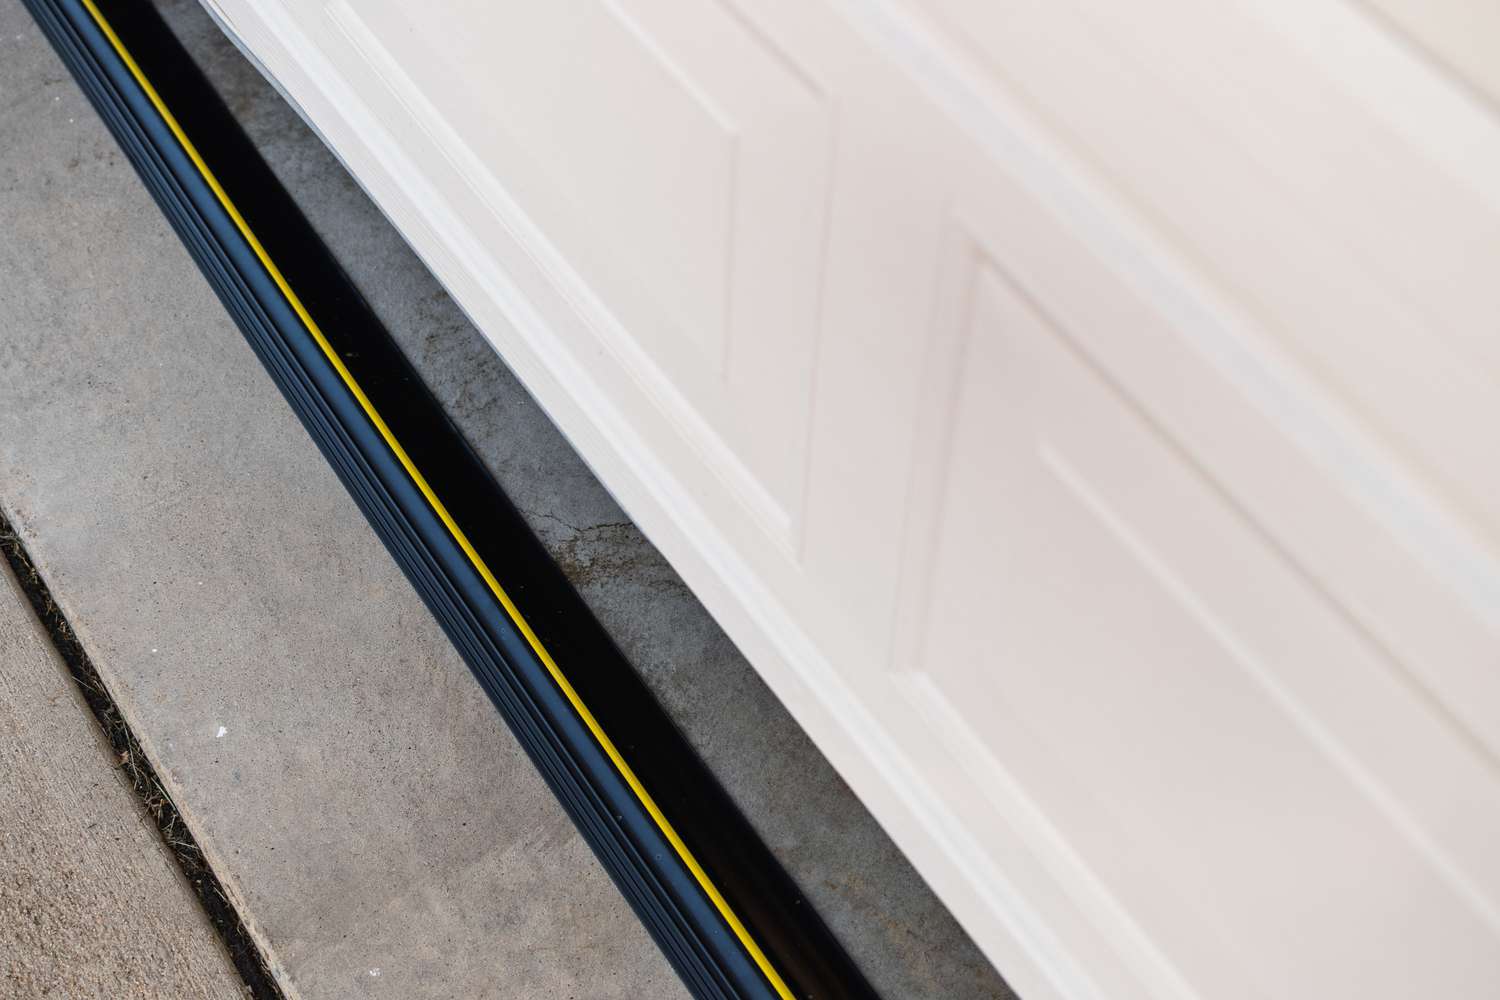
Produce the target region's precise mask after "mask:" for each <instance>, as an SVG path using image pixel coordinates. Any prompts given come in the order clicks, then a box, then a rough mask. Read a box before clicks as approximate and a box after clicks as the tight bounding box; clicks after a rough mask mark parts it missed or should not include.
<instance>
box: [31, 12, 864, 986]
mask: <svg viewBox="0 0 1500 1000" xmlns="http://www.w3.org/2000/svg"><path fill="white" fill-rule="evenodd" d="M26 3H27V6H28V7H29V8H30V9H31V11H32V14H33V15H34V16H35V17H36V19H37V21H38V22H39V23H40V24H41V26H42V28H43V29H44V30H45V32H46V34H47V36H48V37H49V38H50V39H51V41H52V44H53V45H54V46H55V47H56V49H57V51H58V52H59V53H60V54H61V56H62V58H63V61H64V62H65V63H67V65H68V68H69V69H70V70H71V71H72V73H73V75H74V76H75V77H76V78H77V80H78V82H79V84H80V85H81V86H82V87H83V89H84V91H85V92H86V93H87V94H88V96H89V99H90V100H91V101H92V102H93V104H94V106H95V108H96V109H97V110H98V112H99V114H100V115H101V116H102V117H103V119H104V121H105V122H106V123H107V124H108V126H109V128H110V130H111V131H112V132H113V133H114V135H115V138H116V139H117V140H118V141H119V143H120V146H121V147H122V148H123V149H124V151H125V153H126V154H127V155H128V156H129V158H130V160H131V162H132V163H134V164H135V167H136V170H137V171H138V172H139V173H140V176H141V178H142V180H144V181H145V183H146V186H147V187H148V188H150V190H151V193H152V194H153V195H154V196H155V198H156V200H157V202H158V204H159V205H160V206H161V208H162V210H163V212H165V213H166V215H167V217H168V219H170V220H171V223H172V225H173V227H174V228H175V229H176V230H177V233H178V235H179V236H180V237H181V238H182V241H183V243H185V244H186V245H187V247H188V249H189V250H190V251H191V253H192V255H193V257H194V258H195V259H196V261H197V263H198V266H199V267H200V268H201V269H202V271H203V273H204V275H206V276H207V278H208V280H209V282H210V283H211V284H212V285H213V287H214V289H215V291H217V292H218V295H219V298H220V299H221V300H222V301H223V303H224V305H225V307H226V308H227V309H228V310H229V311H230V313H231V314H232V315H233V316H234V319H235V321H236V322H237V323H238V325H239V327H240V330H241V331H243V333H244V334H245V337H246V338H247V339H248V340H249V342H250V344H251V346H252V347H253V348H254V349H255V352H256V353H257V354H258V355H259V356H260V359H261V361H262V362H263V363H264V364H265V367H266V370H267V371H269V372H270V374H271V376H272V377H273V378H274V379H275V381H276V383H277V384H278V385H279V386H280V387H281V391H282V392H283V393H284V394H285V396H286V398H287V400H288V402H290V403H291V404H292V408H293V409H294V410H296V412H297V415H298V416H299V417H300V418H301V420H302V422H303V424H304V426H306V428H307V430H308V432H309V433H310V434H311V435H312V436H313V438H314V439H315V440H316V441H317V443H318V446H319V447H320V448H321V449H322V451H323V454H324V455H325V456H326V457H327V459H328V461H329V462H330V463H331V464H332V466H333V467H334V469H335V470H336V471H337V472H338V475H339V477H340V478H341V479H342V480H343V482H344V485H345V486H346V487H347V488H348V490H349V492H350V493H351V494H352V495H353V497H354V499H355V500H356V501H357V502H358V504H359V506H360V508H361V509H362V510H363V511H364V514H365V516H366V517H367V518H368V519H369V521H370V524H371V525H372V526H373V527H374V528H375V530H376V532H377V533H378V534H379V535H380V537H381V539H382V540H383V541H384V542H385V544H386V546H387V548H388V549H389V550H390V552H391V554H392V555H393V556H394V557H395V559H396V561H397V562H398V563H399V564H400V566H401V568H402V570H403V571H404V572H405V573H406V576H407V578H408V579H409V580H410V581H411V583H412V585H413V586H414V587H416V589H417V590H418V591H419V592H420V593H421V595H422V598H423V599H424V600H425V601H426V603H427V606H428V607H429V608H431V609H432V612H433V614H434V615H436V616H437V618H438V620H439V621H440V622H441V623H442V625H443V628H444V629H445V630H446V632H447V634H448V636H449V638H451V639H452V641H453V643H454V645H455V646H457V648H458V649H459V650H460V652H461V653H462V654H463V657H464V659H465V660H466V661H467V662H468V664H469V666H470V667H471V668H472V669H473V671H474V673H475V675H476V676H477V677H478V678H479V680H480V682H481V683H482V684H483V686H484V688H485V690H486V691H487V692H488V693H489V695H490V697H491V699H493V701H494V703H495V706H496V707H497V708H498V709H499V710H500V713H501V715H503V716H504V717H505V720H506V722H507V723H509V725H510V728H511V730H512V731H513V732H514V733H515V735H516V737H517V738H518V739H519V740H520V741H521V744H522V745H523V746H524V747H525V748H526V751H527V753H529V754H530V756H531V759H532V761H533V762H534V763H535V764H536V766H537V768H538V770H540V771H541V773H542V775H543V776H544V777H545V778H546V780H547V782H548V784H549V785H550V786H551V787H552V790H553V791H554V792H555V793H556V794H557V797H558V799H559V800H560V801H561V802H562V804H563V806H564V808H565V809H566V810H567V811H568V814H569V815H570V816H571V817H572V818H573V822H574V823H576V824H577V826H578V829H579V831H580V832H582V834H583V836H584V837H585V839H587V841H588V842H589V844H590V845H591V846H592V847H593V849H594V852H595V853H596V854H597V855H598V857H599V860H600V861H601V862H602V863H603V865H604V867H605V869H606V870H607V871H608V872H609V874H610V875H611V877H613V879H614V880H615V883H616V884H617V885H618V886H619V888H620V891H621V892H622V893H624V895H625V897H626V899H628V900H629V901H630V904H631V905H632V906H633V907H634V909H635V911H636V913H637V914H638V915H639V916H640V918H641V920H642V922H643V923H644V924H645V925H646V927H647V929H648V930H649V931H650V932H651V934H652V936H653V937H654V938H655V940H656V942H657V944H658V945H659V946H660V947H661V949H662V951H663V952H665V954H666V956H667V958H668V959H669V960H670V961H671V963H672V965H673V966H674V967H675V968H676V970H677V972H678V973H679V974H680V975H681V977H682V979H683V981H684V982H685V983H686V984H687V986H688V988H689V989H690V990H691V992H692V993H693V994H694V995H695V996H697V997H703V998H710V997H711V998H728V997H744V998H750V997H764V998H772V997H775V998H781V1000H788V998H794V997H818V998H834V997H873V996H874V992H873V991H872V990H871V988H870V986H869V985H868V984H867V983H866V982H865V980H864V978H863V977H862V976H861V975H860V973H859V971H858V970H857V969H856V967H855V966H854V964H853V963H852V962H851V961H850V959H849V958H848V956H847V955H846V954H845V952H844V951H843V949H842V948H841V947H840V945H839V944H838V943H837V941H836V940H835V939H834V938H833V936H832V935H831V934H830V933H829V931H828V930H827V928H826V927H825V926H824V924H823V923H822V921H821V920H820V919H819V918H818V916H817V914H816V913H815V912H814V911H813V909H812V907H811V906H810V905H809V904H808V903H807V901H806V900H805V899H804V898H803V897H802V895H801V893H800V892H799V891H798V889H797V887H796V886H795V885H794V884H793V883H792V881H791V879H790V878H788V876H787V875H786V873H785V872H784V871H783V870H782V869H781V867H780V865H779V864H778V863H777V862H776V860H775V859H774V858H773V857H772V855H771V854H770V852H769V851H768V850H767V849H766V847H765V845H764V844H763V843H762V842H761V841H760V839H759V838H758V837H757V836H756V834H755V833H754V831H753V830H752V829H751V827H750V825H749V824H748V823H747V822H746V821H745V819H744V817H743V816H742V815H741V814H740V813H739V812H738V811H737V809H736V808H735V807H734V805H733V804H732V803H731V802H730V800H729V799H728V797H727V796H726V795H725V793H724V791H723V790H722V789H721V788H720V787H719V785H718V783H717V782H716V781H715V780H714V778H713V775H712V774H710V773H709V771H708V770H707V768H705V767H704V765H703V764H702V763H701V762H700V761H699V760H698V758H697V757H696V755H695V754H694V753H693V752H692V750H691V749H690V748H689V746H688V745H687V743H686V741H685V740H684V739H683V738H682V736H681V734H680V733H679V732H678V731H677V729H676V728H675V727H674V725H673V724H672V722H671V720H670V719H669V718H668V717H667V716H666V715H665V713H663V711H662V710H661V708H660V706H658V705H657V704H656V702H655V700H654V699H653V698H652V696H651V694H650V692H649V691H648V690H647V689H646V687H645V686H644V685H643V683H642V682H641V681H640V679H639V677H638V676H637V675H636V674H635V672H634V670H633V669H632V668H631V666H630V665H629V663H628V662H627V661H626V660H625V658H624V657H623V656H622V655H621V653H620V652H619V651H618V650H617V649H616V648H615V646H614V644H613V642H612V641H611V640H610V638H609V636H608V635H607V634H606V633H605V632H604V630H603V629H602V628H601V627H600V625H599V624H598V623H597V622H596V621H595V620H594V618H593V617H592V615H591V614H590V613H589V611H588V609H587V608H586V607H585V606H584V604H583V602H582V600H581V599H580V598H579V597H578V595H577V593H576V592H575V591H574V590H573V589H572V587H571V586H570V585H569V584H568V582H567V580H566V579H565V578H564V577H563V575H562V573H561V571H560V570H559V569H558V568H557V567H556V566H555V565H554V564H553V563H552V562H551V560H550V559H549V557H548V555H547V553H546V551H545V550H544V549H543V548H542V546H541V544H540V543H539V542H538V541H537V540H536V538H535V537H534V536H533V535H532V534H531V532H530V531H529V529H528V528H527V527H526V525H525V523H524V522H523V521H522V520H521V518H520V516H519V515H518V514H517V513H516V511H515V509H514V507H513V506H512V505H511V504H510V502H509V501H508V500H507V499H506V498H505V496H504V494H503V493H501V491H500V489H499V487H498V486H496V484H495V483H494V481H493V480H492V479H491V478H490V476H489V474H488V473H487V471H486V470H485V469H484V467H483V465H482V464H481V463H480V462H479V461H478V459H477V458H476V457H475V456H474V454H473V453H472V452H471V451H470V450H469V448H468V446H467V444H466V443H465V442H464V440H463V439H462V438H461V437H460V436H459V434H458V432H457V430H456V429H455V428H454V427H453V426H452V424H451V423H450V422H449V421H448V419H447V417H446V416H445V415H444V413H443V412H442V410H441V409H440V408H439V406H438V405H437V403H436V401H435V400H434V399H433V397H432V396H431V395H430V393H429V392H428V391H427V389H426V387H425V386H423V384H422V383H421V381H420V380H419V379H418V378H417V376H416V374H415V373H414V372H413V370H412V369H411V367H410V365H409V364H408V363H407V362H406V359H405V358H404V357H403V356H402V354H401V353H400V351H399V350H398V349H397V348H396V346H395V344H394V343H393V342H392V340H391V339H390V337H389V335H388V334H387V333H386V332H385V330H384V329H383V328H382V327H381V325H380V323H379V321H378V320H377V319H376V318H375V316H374V314H373V313H372V312H371V311H370V309H369V307H368V306H367V305H366V304H365V302H364V301H363V299H362V298H361V297H360V295H359V294H358V293H357V292H356V291H355V289H354V287H353V286H352V284H351V283H350V282H349V280H348V278H347V277H346V276H345V275H344V274H343V272H342V271H341V269H340V268H339V266H338V264H337V263H336V262H335V261H334V259H333V258H332V256H331V255H330V254H329V253H328V251H327V249H326V248H325V247H324V246H323V245H322V244H321V242H320V241H319V240H318V238H317V236H316V235H315V234H314V233H313V231H312V229H311V227H310V226H309V225H308V223H307V221H306V220H305V219H304V218H303V216H302V214H301V213H300V212H299V211H298V210H297V207H296V205H295V204H294V203H293V202H292V200H291V198H290V196H288V195H287V193H286V192H285V191H284V190H283V189H282V188H281V186H280V185H279V184H278V183H277V181H276V180H275V178H274V177H273V176H272V174H271V172H270V170H269V169H268V168H267V167H266V165H265V163H264V161H262V160H261V158H260V156H259V155H258V154H257V152H256V150H255V148H254V147H253V146H252V145H251V143H250V142H249V140H248V139H247V138H246V137H245V135H244V134H243V133H242V132H241V131H240V130H239V128H238V126H237V125H236V123H235V122H234V119H233V117H232V116H231V115H230V113H229V111H228V110H227V109H226V108H225V107H224V105H223V103H222V101H221V100H220V99H219V98H218V96H217V95H216V94H215V93H214V92H213V90H212V89H211V88H210V87H209V85H208V83H207V81H206V80H205V79H204V78H203V76H202V75H201V74H200V73H199V72H198V70H197V69H196V67H194V66H193V64H192V62H191V60H190V59H189V58H188V55H187V53H186V52H185V51H183V49H182V47H181V45H180V44H178V42H177V40H176V39H175V38H174V37H173V36H172V35H171V33H170V32H169V31H168V29H167V27H166V25H165V24H164V23H163V22H162V20H161V18H160V17H159V16H158V15H157V13H156V12H155V10H154V9H152V8H151V7H150V6H149V5H148V4H146V3H145V2H143V0H26ZM308 653H309V656H312V657H315V656H316V655H317V651H316V650H309V651H308Z"/></svg>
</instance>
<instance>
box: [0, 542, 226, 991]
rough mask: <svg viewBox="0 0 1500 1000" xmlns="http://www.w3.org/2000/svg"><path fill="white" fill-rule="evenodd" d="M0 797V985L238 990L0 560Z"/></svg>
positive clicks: (187, 892)
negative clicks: (0, 805)
mask: <svg viewBox="0 0 1500 1000" xmlns="http://www.w3.org/2000/svg"><path fill="white" fill-rule="evenodd" d="M0 803H3V807H0V808H3V812H0V997H15V998H21V997H59V998H67V1000H87V998H91V997H98V998H101V1000H103V998H106V997H120V996H129V997H133V998H139V1000H189V998H202V1000H233V998H236V997H240V998H243V997H244V995H245V994H244V984H243V983H242V982H241V981H240V978H239V976H238V975H236V973H235V971H234V968H233V966H232V965H230V962H229V956H228V955H227V954H225V952H224V949H223V947H222V946H221V945H220V943H219V939H218V937H217V936H215V934H214V932H213V930H212V928H210V927H209V925H208V921H207V919H206V918H205V917H204V915H203V911H202V910H201V909H200V908H199V906H198V901H197V899H195V898H194V897H193V893H192V891H191V890H190V889H189V888H188V886H187V883H186V882H184V881H183V878H182V874H181V872H179V871H178V869H177V867H176V864H175V862H174V861H173V860H172V858H171V856H170V855H169V854H168V853H167V851H166V849H165V848H164V847H163V846H162V842H161V838H160V836H159V835H158V834H157V832H156V827H155V826H154V825H153V824H152V823H151V822H150V821H149V820H148V819H147V818H146V817H145V816H144V814H143V813H142V811H141V807H140V803H139V800H138V799H137V798H136V796H135V792H134V791H132V790H131V788H130V786H129V785H128V784H127V783H126V782H124V781H123V780H121V778H120V777H119V772H118V771H117V770H116V769H115V768H114V767H113V762H112V761H111V760H110V758H109V746H108V744H107V743H106V742H105V741H104V738H103V736H102V734H101V733H100V732H99V728H98V726H97V724H96V723H95V722H94V718H93V716H92V715H90V714H89V710H88V708H87V706H85V705H84V704H83V701H82V699H81V698H79V696H78V689H77V688H76V687H75V686H74V684H73V681H72V679H71V678H69V677H68V674H67V670H66V668H65V667H64V666H63V664H62V662H61V661H60V660H59V659H58V658H57V654H56V652H55V651H54V650H53V649H52V645H51V643H50V641H49V640H48V638H47V635H46V633H44V632H43V631H42V628H41V625H40V623H38V622H37V620H36V618H35V617H34V616H33V615H32V613H31V608H30V606H28V605H27V604H26V599H25V597H23V596H22V595H21V592H20V590H19V589H18V588H17V586H16V583H15V580H14V579H13V578H12V577H11V575H10V571H9V570H8V569H6V568H5V566H4V564H3V563H0Z"/></svg>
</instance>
